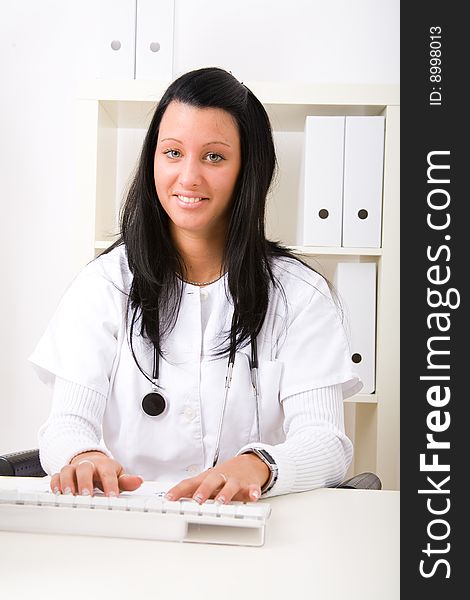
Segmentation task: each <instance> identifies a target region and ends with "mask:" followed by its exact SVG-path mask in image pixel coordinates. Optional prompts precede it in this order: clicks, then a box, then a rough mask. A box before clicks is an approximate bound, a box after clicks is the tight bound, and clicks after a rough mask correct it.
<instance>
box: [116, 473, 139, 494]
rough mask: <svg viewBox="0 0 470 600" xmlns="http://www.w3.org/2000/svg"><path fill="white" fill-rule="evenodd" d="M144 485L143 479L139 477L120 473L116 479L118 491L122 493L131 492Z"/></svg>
mask: <svg viewBox="0 0 470 600" xmlns="http://www.w3.org/2000/svg"><path fill="white" fill-rule="evenodd" d="M143 483H144V478H143V477H141V476H140V475H129V474H128V473H122V474H121V475H119V477H118V484H119V489H120V490H121V491H122V492H133V491H134V490H136V489H137V488H139V487H140V486H141V485H142V484H143Z"/></svg>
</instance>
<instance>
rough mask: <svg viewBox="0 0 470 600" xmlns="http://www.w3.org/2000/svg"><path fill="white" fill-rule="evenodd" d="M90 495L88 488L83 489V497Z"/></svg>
mask: <svg viewBox="0 0 470 600" xmlns="http://www.w3.org/2000/svg"><path fill="white" fill-rule="evenodd" d="M89 495H90V490H89V489H87V488H83V490H82V496H89Z"/></svg>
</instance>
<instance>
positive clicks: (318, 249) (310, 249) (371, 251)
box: [289, 246, 382, 256]
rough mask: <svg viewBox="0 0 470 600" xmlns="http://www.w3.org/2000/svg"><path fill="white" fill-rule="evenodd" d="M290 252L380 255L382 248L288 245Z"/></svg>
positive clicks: (317, 254) (311, 254) (307, 254)
mask: <svg viewBox="0 0 470 600" xmlns="http://www.w3.org/2000/svg"><path fill="white" fill-rule="evenodd" d="M289 249H290V250H292V252H295V253H296V254H304V255H306V256H319V255H325V254H326V255H328V256H381V255H382V248H335V247H328V246H290V247H289Z"/></svg>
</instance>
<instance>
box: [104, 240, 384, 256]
mask: <svg viewBox="0 0 470 600" xmlns="http://www.w3.org/2000/svg"><path fill="white" fill-rule="evenodd" d="M116 239H117V238H116ZM113 243H114V242H108V241H105V240H99V241H96V242H95V249H96V250H105V249H106V248H109V246H111V244H113ZM289 250H292V252H294V253H295V254H303V255H305V256H319V255H326V256H381V255H382V248H329V247H326V246H289Z"/></svg>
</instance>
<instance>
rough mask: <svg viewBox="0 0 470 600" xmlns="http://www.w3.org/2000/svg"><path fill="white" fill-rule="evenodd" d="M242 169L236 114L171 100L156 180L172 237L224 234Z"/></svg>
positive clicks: (159, 144) (157, 154)
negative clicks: (234, 117) (233, 115)
mask: <svg viewBox="0 0 470 600" xmlns="http://www.w3.org/2000/svg"><path fill="white" fill-rule="evenodd" d="M240 167H241V150H240V136H239V134H238V128H237V125H236V122H235V120H234V119H233V117H232V116H231V115H230V114H229V113H228V112H226V111H224V110H222V109H219V108H195V107H194V106H190V105H188V104H182V103H180V102H171V103H170V104H169V105H168V108H167V109H166V111H165V113H164V115H163V117H162V120H161V123H160V129H159V134H158V141H157V147H156V151H155V160H154V178H155V187H156V190H157V194H158V198H159V199H160V202H161V205H162V206H163V208H164V210H165V212H166V213H167V214H168V216H169V218H170V230H171V233H172V236H173V239H174V240H175V241H176V242H178V239H179V237H180V236H181V235H184V234H189V235H192V236H198V237H205V238H207V239H210V238H212V237H214V236H216V237H218V236H220V235H225V232H226V228H227V223H228V216H229V211H230V204H231V200H232V195H233V190H234V187H235V183H236V181H237V177H238V174H239V172H240Z"/></svg>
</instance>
